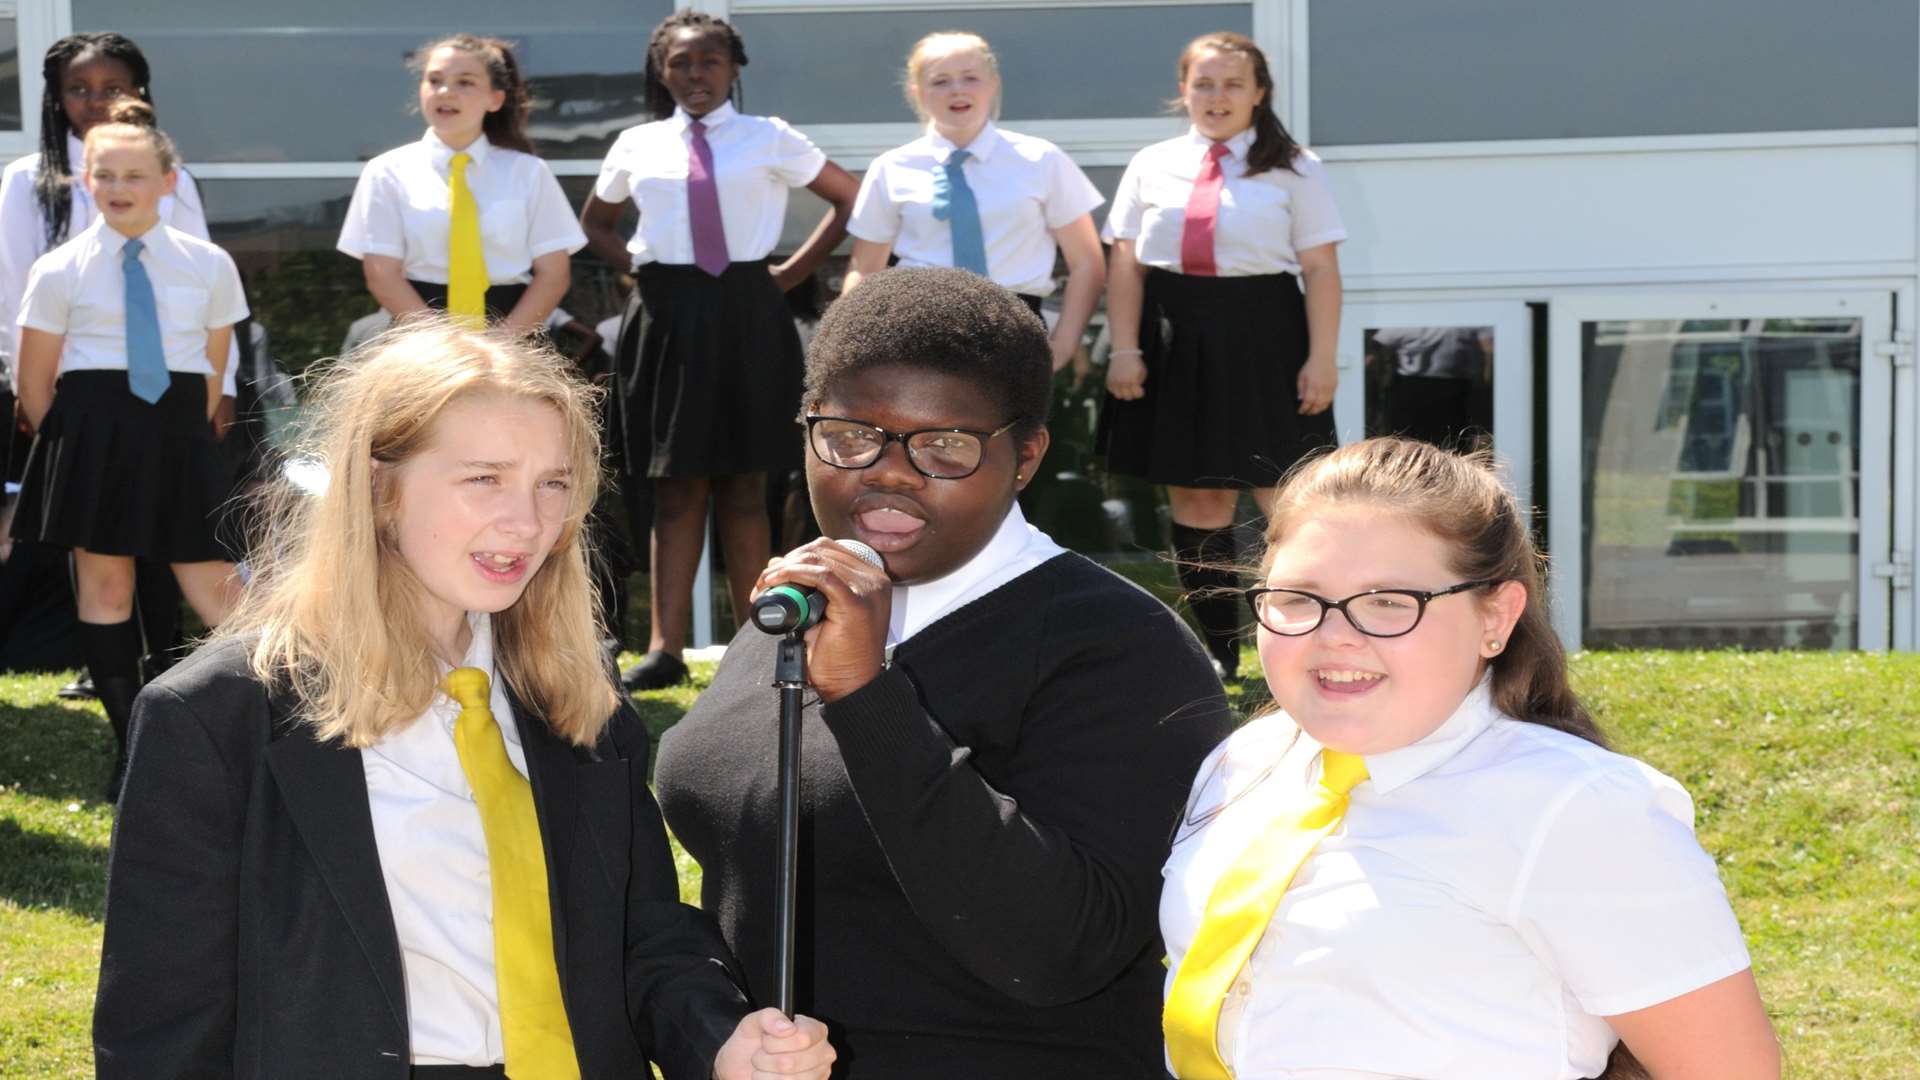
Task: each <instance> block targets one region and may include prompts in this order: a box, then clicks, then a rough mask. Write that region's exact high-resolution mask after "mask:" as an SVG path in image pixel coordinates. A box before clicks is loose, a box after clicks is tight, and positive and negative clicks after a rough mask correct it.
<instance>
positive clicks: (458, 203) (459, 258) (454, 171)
mask: <svg viewBox="0 0 1920 1080" xmlns="http://www.w3.org/2000/svg"><path fill="white" fill-rule="evenodd" d="M471 164H473V159H472V158H471V157H468V156H467V155H466V154H455V155H453V161H452V162H451V163H450V168H449V170H448V173H447V187H448V195H447V205H448V206H449V207H450V208H451V213H452V215H453V222H452V224H451V225H449V226H448V229H447V312H448V313H449V314H452V315H457V316H460V317H461V318H462V319H463V320H465V321H468V322H471V323H472V324H473V325H474V326H483V325H485V324H486V321H487V255H486V251H485V249H483V248H482V247H481V246H480V204H479V203H476V202H474V201H473V189H472V188H469V187H468V186H467V166H468V165H471Z"/></svg>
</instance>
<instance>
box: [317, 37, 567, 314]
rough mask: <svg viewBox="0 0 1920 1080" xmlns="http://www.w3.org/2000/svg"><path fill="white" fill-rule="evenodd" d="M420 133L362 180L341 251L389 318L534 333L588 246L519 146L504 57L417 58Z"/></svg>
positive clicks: (437, 46)
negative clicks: (435, 318)
mask: <svg viewBox="0 0 1920 1080" xmlns="http://www.w3.org/2000/svg"><path fill="white" fill-rule="evenodd" d="M412 65H413V68H414V70H415V71H416V72H418V74H419V76H420V83H419V95H420V113H421V115H422V116H424V117H426V120H427V133H426V134H425V135H423V136H421V138H420V141H418V142H414V143H409V144H407V145H406V146H402V147H399V148H398V149H394V150H389V151H387V152H386V153H384V154H381V155H380V156H379V157H376V158H374V159H373V160H372V161H369V162H367V167H366V168H365V169H363V170H362V171H361V173H360V183H359V185H358V186H356V187H355V188H354V191H353V202H352V203H351V204H350V205H349V206H348V207H347V220H346V223H345V224H343V225H342V226H341V227H340V242H339V248H340V250H341V251H344V252H346V253H347V254H349V255H351V256H353V257H354V258H356V259H359V260H360V262H361V265H362V268H363V269H364V271H365V273H366V279H367V291H368V292H371V293H372V294H373V298H374V299H375V300H378V301H379V302H380V306H381V307H383V308H385V309H386V310H387V311H388V313H390V314H391V315H393V317H394V318H396V319H398V318H403V317H405V316H407V315H412V314H415V313H417V312H421V311H426V310H428V309H429V308H442V309H445V310H447V311H449V312H451V313H452V314H454V315H457V316H461V317H464V318H468V319H471V320H475V321H479V320H481V319H486V320H492V321H497V322H500V323H502V324H503V325H505V326H507V327H509V328H511V329H514V330H517V331H520V332H521V333H531V332H533V331H534V330H538V329H540V328H541V327H542V326H544V325H545V324H546V320H547V316H549V315H551V314H552V313H553V309H554V308H555V307H556V306H557V305H558V304H559V303H560V298H561V297H563V296H565V295H566V292H567V286H568V284H569V283H570V282H571V281H572V273H573V271H572V264H571V262H570V261H569V256H571V255H572V254H573V253H574V252H576V251H578V250H580V249H581V248H583V247H585V246H586V243H587V238H586V237H585V236H584V235H582V233H581V232H580V226H579V225H578V223H576V222H575V221H574V217H573V207H572V206H570V205H569V204H568V203H567V197H566V194H565V193H564V192H562V191H561V190H560V182H559V181H558V180H555V179H554V177H553V172H552V170H550V169H549V168H547V163H546V162H544V161H542V160H540V159H539V158H537V157H535V156H533V143H532V142H531V141H529V140H528V138H527V109H528V100H527V88H526V83H525V81H524V80H523V79H522V78H521V76H520V66H519V64H518V63H517V62H516V61H515V60H514V58H513V50H512V49H511V47H509V45H508V44H507V43H506V42H504V41H500V40H497V39H495V38H483V37H475V36H474V35H472V34H455V35H453V36H452V37H448V38H443V39H441V40H439V41H436V42H432V43H431V44H428V45H425V46H423V47H422V48H420V49H419V50H418V51H417V52H416V53H415V54H414V57H413V60H412Z"/></svg>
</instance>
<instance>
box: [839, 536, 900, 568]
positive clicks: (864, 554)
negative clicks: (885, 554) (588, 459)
mask: <svg viewBox="0 0 1920 1080" xmlns="http://www.w3.org/2000/svg"><path fill="white" fill-rule="evenodd" d="M834 543H836V544H839V545H840V546H841V547H843V548H846V549H847V550H848V551H851V552H853V554H854V556H855V557H857V558H858V559H859V560H860V561H861V562H863V563H866V564H867V565H868V566H871V567H873V568H874V569H875V570H885V569H886V568H887V564H886V563H884V562H882V561H881V559H880V553H879V552H877V551H875V550H873V549H872V548H870V547H868V546H867V545H865V544H863V543H861V542H860V541H858V540H835V541H834Z"/></svg>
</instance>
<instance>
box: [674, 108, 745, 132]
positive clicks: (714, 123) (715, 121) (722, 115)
mask: <svg viewBox="0 0 1920 1080" xmlns="http://www.w3.org/2000/svg"><path fill="white" fill-rule="evenodd" d="M738 115H740V114H739V112H738V111H736V110H735V109H734V107H733V102H731V101H723V102H721V103H720V105H719V107H718V108H715V109H714V110H712V111H711V112H709V113H707V115H705V116H703V117H701V118H700V122H701V123H702V124H705V125H706V126H707V130H708V131H712V130H713V129H714V128H717V127H719V126H720V125H721V124H724V123H726V122H727V121H729V120H731V119H733V118H734V117H736V116H738ZM669 122H670V123H672V124H673V129H674V130H675V131H685V130H687V125H688V124H691V123H693V117H691V116H688V115H687V110H685V109H683V108H681V107H680V106H678V105H675V106H674V107H673V116H672V117H671V118H670V121H669Z"/></svg>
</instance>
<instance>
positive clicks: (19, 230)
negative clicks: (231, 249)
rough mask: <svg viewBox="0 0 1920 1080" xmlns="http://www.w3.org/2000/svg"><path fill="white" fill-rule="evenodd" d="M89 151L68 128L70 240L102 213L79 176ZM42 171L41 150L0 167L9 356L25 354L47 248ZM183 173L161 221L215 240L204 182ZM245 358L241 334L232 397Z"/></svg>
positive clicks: (0, 264)
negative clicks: (39, 186) (38, 189)
mask: <svg viewBox="0 0 1920 1080" xmlns="http://www.w3.org/2000/svg"><path fill="white" fill-rule="evenodd" d="M86 153H87V148H86V146H85V144H83V143H82V142H81V141H80V139H79V137H78V136H75V135H73V134H71V133H70V134H68V135H67V161H68V163H69V166H70V167H71V168H72V169H73V170H74V172H75V174H76V175H75V179H74V181H73V185H72V186H73V208H72V210H70V211H69V212H68V214H67V239H69V240H71V239H73V238H74V237H76V236H78V235H80V233H81V232H82V231H83V230H85V229H86V227H87V226H89V225H91V224H93V221H94V219H95V218H96V217H98V216H99V214H100V211H99V209H98V208H97V207H95V206H94V205H93V195H92V193H91V192H89V191H88V190H87V185H86V184H84V183H82V182H81V181H80V180H79V178H78V173H79V170H80V169H81V168H83V167H84V166H83V163H84V162H85V161H86ZM39 171H40V155H39V154H37V153H36V154H28V155H27V156H26V157H23V158H17V159H15V160H14V161H13V162H12V163H10V164H9V165H8V166H7V167H6V170H5V171H4V172H0V326H4V327H5V331H4V332H0V354H4V356H5V358H7V359H11V358H12V357H15V356H18V355H20V350H19V321H20V299H21V297H23V296H25V295H26V294H27V275H28V274H30V273H32V271H33V263H34V260H36V259H38V258H39V257H40V256H42V255H45V254H46V253H47V228H46V219H45V218H43V217H42V216H41V214H40V203H39V201H38V200H37V199H35V198H34V194H33V180H34V176H35V175H36V174H37V173H39ZM179 175H180V180H179V182H178V183H177V184H176V185H175V186H174V189H173V194H171V195H163V196H161V198H160V207H159V210H160V222H161V224H163V225H171V226H173V227H174V228H176V229H179V230H180V231H181V232H184V233H187V234H188V235H190V236H197V237H199V238H200V239H202V240H206V241H208V242H211V241H212V240H213V234H212V233H210V232H208V231H207V211H206V206H205V204H204V203H202V202H201V199H200V185H198V184H197V183H195V182H194V179H193V175H192V174H191V173H189V172H187V170H186V169H185V168H184V167H182V168H180V169H179ZM239 359H240V350H239V342H238V341H237V340H236V341H235V343H234V345H233V346H232V347H231V348H230V349H229V351H228V353H227V369H226V376H225V391H224V392H225V393H226V395H227V396H228V397H232V396H233V395H234V392H235V391H234V388H235V386H237V385H238V383H237V379H238V373H239V370H240V364H239V363H238V361H239ZM13 380H14V387H15V389H16V390H17V389H18V388H19V373H18V372H15V373H14V374H13Z"/></svg>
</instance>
